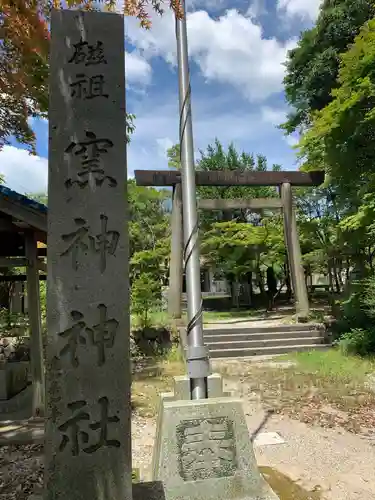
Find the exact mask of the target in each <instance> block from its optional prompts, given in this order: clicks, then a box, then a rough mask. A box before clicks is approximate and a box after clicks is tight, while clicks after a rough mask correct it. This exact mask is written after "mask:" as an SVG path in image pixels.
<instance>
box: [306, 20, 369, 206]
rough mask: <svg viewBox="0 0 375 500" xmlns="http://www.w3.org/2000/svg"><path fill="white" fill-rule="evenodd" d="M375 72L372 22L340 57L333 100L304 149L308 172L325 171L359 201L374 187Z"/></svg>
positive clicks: (316, 119) (318, 115)
mask: <svg viewBox="0 0 375 500" xmlns="http://www.w3.org/2000/svg"><path fill="white" fill-rule="evenodd" d="M374 68H375V20H371V21H369V22H368V23H366V24H365V26H364V27H363V28H362V30H361V32H360V34H359V35H358V36H357V37H356V39H355V42H354V43H353V45H352V46H351V48H350V49H349V50H348V52H346V53H345V54H344V55H343V56H342V62H341V67H340V71H339V76H338V87H337V88H336V89H335V90H334V91H333V92H332V97H333V100H332V101H331V102H330V103H329V104H328V105H327V106H326V107H325V108H323V109H322V110H321V111H320V112H318V113H316V115H315V117H314V121H313V123H312V126H311V129H310V130H309V131H308V132H307V133H306V134H305V135H304V137H303V139H302V141H301V144H300V147H301V153H300V154H301V156H302V157H304V158H305V165H304V167H305V168H306V169H312V168H317V167H318V168H321V169H325V170H326V172H328V174H329V175H330V177H331V178H332V179H334V180H335V182H339V183H340V186H341V188H342V189H344V188H345V189H346V190H347V191H348V192H353V191H358V189H359V190H360V193H359V198H358V199H359V200H360V199H361V198H362V196H363V194H364V193H365V192H366V191H368V190H369V188H370V189H372V187H373V185H374V172H375V167H374V159H375V152H374V150H373V148H372V147H371V143H372V140H373V137H374V132H375V127H374V124H375V111H374V107H375V80H374V77H375V69H374ZM353 174H355V175H354V176H353Z"/></svg>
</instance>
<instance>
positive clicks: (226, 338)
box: [204, 330, 324, 344]
mask: <svg viewBox="0 0 375 500" xmlns="http://www.w3.org/2000/svg"><path fill="white" fill-rule="evenodd" d="M312 337H319V338H320V337H322V338H324V332H320V331H317V330H313V331H296V332H269V333H259V332H258V331H256V332H251V333H236V332H234V331H232V333H231V334H228V333H216V332H215V333H208V332H207V331H205V333H204V339H205V342H206V344H213V343H217V342H233V341H236V342H246V341H255V340H265V339H267V340H278V339H280V340H284V339H286V338H288V339H301V338H312Z"/></svg>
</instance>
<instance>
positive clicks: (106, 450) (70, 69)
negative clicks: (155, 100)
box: [44, 10, 132, 500]
mask: <svg viewBox="0 0 375 500" xmlns="http://www.w3.org/2000/svg"><path fill="white" fill-rule="evenodd" d="M124 55H125V49H124V18H123V16H120V15H117V14H112V13H102V12H80V11H69V10H61V11H56V10H55V11H53V12H52V19H51V53H50V103H49V133H50V139H49V176H48V261H47V266H48V274H47V276H48V289H47V315H48V316H47V321H48V339H47V377H46V378H47V412H48V415H47V416H48V420H47V425H46V439H45V454H46V458H45V470H46V476H45V497H44V498H45V500H65V499H67V498H69V500H103V499H104V498H106V499H113V500H120V499H121V500H131V498H132V491H131V490H132V481H131V432H130V418H131V406H130V359H129V334H130V320H129V268H128V265H129V264H128V260H129V248H128V246H129V245H128V228H127V221H128V207H127V193H126V186H127V166H126V140H125V139H126V131H125V70H124Z"/></svg>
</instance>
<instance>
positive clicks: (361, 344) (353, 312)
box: [335, 276, 375, 356]
mask: <svg viewBox="0 0 375 500" xmlns="http://www.w3.org/2000/svg"><path fill="white" fill-rule="evenodd" d="M335 329H336V334H337V338H338V339H339V346H340V349H341V350H342V352H344V353H346V354H359V355H360V356H365V355H368V354H372V353H374V352H375V276H370V277H367V278H364V279H362V280H360V281H357V282H354V283H353V284H352V285H351V289H350V295H349V298H348V299H347V300H345V301H343V302H342V303H341V314H340V317H339V320H338V322H337V324H336V328H335Z"/></svg>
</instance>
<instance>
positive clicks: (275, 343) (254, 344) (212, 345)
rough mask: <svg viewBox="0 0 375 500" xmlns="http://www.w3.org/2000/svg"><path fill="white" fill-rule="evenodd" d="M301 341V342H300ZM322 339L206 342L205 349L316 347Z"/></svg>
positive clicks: (322, 341)
mask: <svg viewBox="0 0 375 500" xmlns="http://www.w3.org/2000/svg"><path fill="white" fill-rule="evenodd" d="M300 341H301V342H300ZM323 343H324V338H323V337H306V338H304V339H295V338H294V339H293V338H285V339H263V340H234V341H232V342H206V345H207V347H208V348H209V349H210V350H211V349H213V350H218V349H222V350H228V349H258V348H263V347H264V348H268V347H284V346H285V347H286V346H293V345H296V344H298V345H316V344H323Z"/></svg>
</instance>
